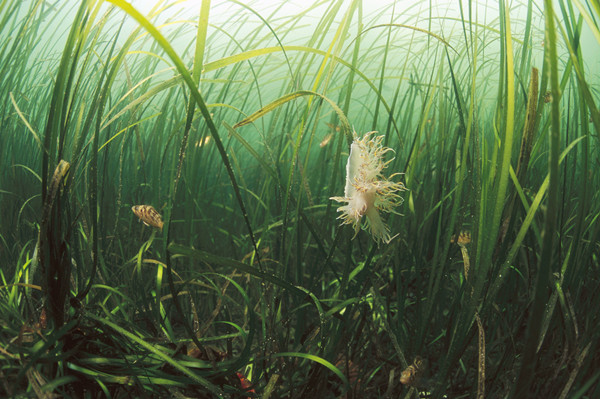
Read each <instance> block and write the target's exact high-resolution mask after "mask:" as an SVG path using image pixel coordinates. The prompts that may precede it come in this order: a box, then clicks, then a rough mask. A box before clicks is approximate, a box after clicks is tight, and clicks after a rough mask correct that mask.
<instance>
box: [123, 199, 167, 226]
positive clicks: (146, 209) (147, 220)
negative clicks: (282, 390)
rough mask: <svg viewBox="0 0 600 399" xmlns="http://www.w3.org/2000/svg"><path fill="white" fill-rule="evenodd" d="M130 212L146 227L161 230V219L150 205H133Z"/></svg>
mask: <svg viewBox="0 0 600 399" xmlns="http://www.w3.org/2000/svg"><path fill="white" fill-rule="evenodd" d="M131 210H132V211H133V213H135V216H137V217H139V218H140V220H141V221H142V222H144V224H145V225H146V226H152V227H156V228H157V229H160V230H162V228H163V224H164V223H163V221H162V217H161V216H160V213H158V211H157V210H156V209H154V207H153V206H152V205H135V206H132V207H131Z"/></svg>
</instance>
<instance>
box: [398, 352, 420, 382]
mask: <svg viewBox="0 0 600 399" xmlns="http://www.w3.org/2000/svg"><path fill="white" fill-rule="evenodd" d="M423 368H424V364H423V359H422V358H421V357H420V356H417V357H415V360H414V361H413V363H412V364H411V365H410V366H408V367H407V368H406V369H404V370H403V371H402V374H401V375H400V382H401V383H402V384H404V385H410V386H412V387H414V386H416V385H417V384H418V383H419V379H420V377H421V375H422V374H423Z"/></svg>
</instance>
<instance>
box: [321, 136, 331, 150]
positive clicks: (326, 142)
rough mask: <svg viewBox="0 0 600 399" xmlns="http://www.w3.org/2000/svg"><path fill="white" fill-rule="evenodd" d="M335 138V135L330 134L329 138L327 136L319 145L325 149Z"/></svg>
mask: <svg viewBox="0 0 600 399" xmlns="http://www.w3.org/2000/svg"><path fill="white" fill-rule="evenodd" d="M332 138H333V133H329V134H328V135H327V136H325V138H324V139H323V140H322V141H321V143H320V144H319V147H320V148H323V147H325V146H326V145H327V144H329V142H330V141H331V139H332Z"/></svg>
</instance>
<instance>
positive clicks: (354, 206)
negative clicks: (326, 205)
mask: <svg viewBox="0 0 600 399" xmlns="http://www.w3.org/2000/svg"><path fill="white" fill-rule="evenodd" d="M373 133H375V132H368V133H366V134H365V135H364V136H363V138H362V139H359V138H358V136H357V135H356V132H355V133H354V141H353V142H352V145H351V146H350V155H349V156H348V163H347V164H346V188H345V189H344V196H343V197H331V198H330V199H332V200H335V201H338V202H347V205H344V206H340V207H339V208H338V212H341V213H342V214H341V215H340V216H339V217H338V219H342V224H352V226H353V227H354V237H356V234H358V231H359V229H360V221H361V219H362V217H363V216H366V217H367V223H366V225H367V226H368V227H369V228H370V230H371V235H372V236H373V239H374V240H375V241H376V242H377V243H379V241H380V240H381V241H383V242H384V243H386V244H387V243H389V242H390V241H391V240H392V238H393V237H390V229H389V228H388V227H387V226H386V224H385V223H384V222H383V220H381V216H379V211H385V212H394V208H395V207H396V206H398V205H400V204H401V203H402V202H403V201H404V200H403V199H402V197H400V195H399V194H398V192H399V191H405V190H406V187H405V186H404V183H394V182H392V181H390V180H388V179H386V178H385V176H383V174H382V173H381V172H382V171H383V169H385V168H386V167H387V165H388V164H389V163H390V162H391V161H392V160H389V161H387V162H384V161H383V159H382V158H383V155H384V154H385V153H386V152H388V151H393V150H392V149H391V148H388V147H383V146H382V145H381V141H382V140H383V136H373V137H371V135H372V134H373ZM397 174H399V173H395V174H393V175H391V176H390V178H392V177H394V176H395V175H397ZM354 237H352V238H354Z"/></svg>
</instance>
